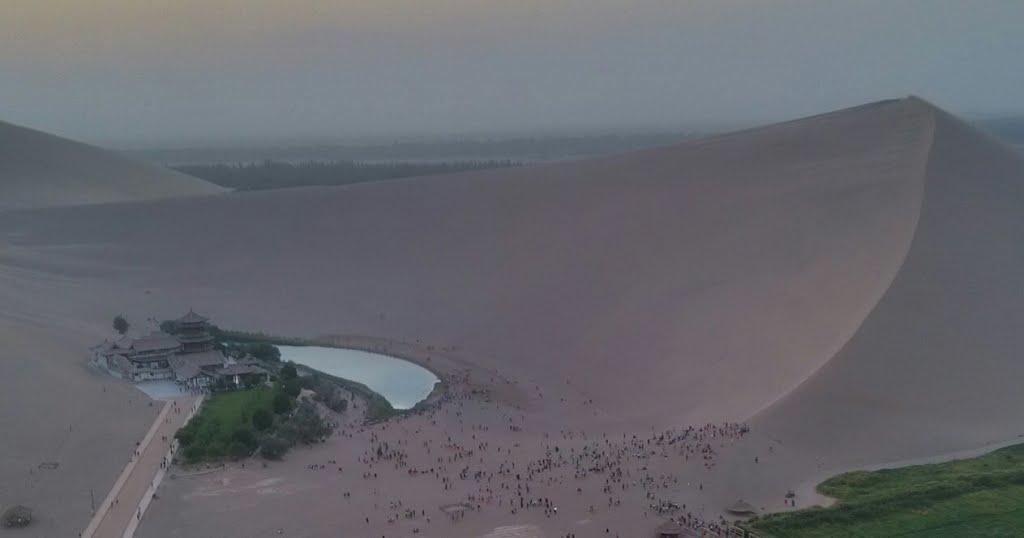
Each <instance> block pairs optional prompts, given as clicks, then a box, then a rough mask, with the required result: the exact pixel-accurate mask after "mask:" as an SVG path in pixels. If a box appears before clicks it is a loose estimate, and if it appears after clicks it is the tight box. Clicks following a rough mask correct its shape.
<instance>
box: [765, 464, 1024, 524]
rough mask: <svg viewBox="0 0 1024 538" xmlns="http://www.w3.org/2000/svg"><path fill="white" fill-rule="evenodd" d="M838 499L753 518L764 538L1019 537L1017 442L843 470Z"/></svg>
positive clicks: (1023, 486)
mask: <svg viewBox="0 0 1024 538" xmlns="http://www.w3.org/2000/svg"><path fill="white" fill-rule="evenodd" d="M818 490H819V491H821V492H822V493H824V494H825V495H828V496H830V497H835V498H836V499H838V502H837V503H836V504H835V505H833V506H832V507H829V508H811V509H807V510H801V511H798V512H789V513H781V514H774V515H769V516H766V517H763V518H761V519H759V520H756V521H754V522H753V523H752V527H753V530H754V531H756V532H757V533H759V534H761V535H762V536H763V537H764V538H769V537H779V538H781V537H787V538H788V537H794V538H818V537H821V538H825V537H835V536H850V537H864V538H867V537H883V536H884V537H914V538H924V537H929V538H965V537H966V538H970V537H982V536H985V537H989V536H991V537H997V536H998V537H1004V536H1024V445H1016V446H1011V447H1007V448H1004V449H1001V450H997V451H995V452H993V453H991V454H987V455H985V456H981V457H978V458H972V459H966V460H957V461H951V462H947V463H940V464H934V465H915V466H911V467H903V468H899V469H891V470H883V471H875V472H864V471H858V472H853V473H847V474H842V475H839V476H836V477H833V478H830V479H829V480H827V481H825V482H823V483H822V484H821V485H820V486H818Z"/></svg>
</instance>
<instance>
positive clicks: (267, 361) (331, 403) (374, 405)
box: [160, 320, 425, 423]
mask: <svg viewBox="0 0 1024 538" xmlns="http://www.w3.org/2000/svg"><path fill="white" fill-rule="evenodd" d="M208 327H209V331H210V334H211V335H212V336H213V337H214V339H215V340H216V342H217V343H218V345H220V346H223V348H224V350H225V351H227V352H233V351H238V352H242V353H248V354H249V355H251V356H253V357H254V358H256V359H258V360H260V361H261V362H262V364H263V366H264V367H265V368H267V369H268V370H270V371H271V372H275V373H277V374H280V369H281V368H282V364H281V362H280V360H281V352H280V350H278V349H277V347H276V346H313V345H315V346H321V347H338V346H333V345H331V344H326V343H321V342H314V341H311V340H306V339H302V338H291V337H284V336H276V335H270V334H265V333H262V332H248V331H238V330H232V329H224V328H221V327H218V326H216V325H214V324H212V323H211V324H209V325H208ZM160 329H161V330H162V331H164V332H167V333H168V334H174V333H175V332H176V331H177V327H176V326H175V323H174V321H171V320H168V321H164V322H162V323H161V324H160ZM293 367H294V365H293ZM300 368H301V369H302V370H304V371H306V372H307V373H308V375H304V376H301V377H299V379H298V381H299V383H300V384H301V388H304V389H309V390H312V391H314V392H315V393H316V395H317V396H316V397H317V399H318V401H320V402H321V403H323V404H324V405H326V406H327V407H328V408H330V409H333V410H335V411H338V409H337V407H339V406H341V405H344V406H346V408H347V405H348V402H347V400H346V401H345V403H344V404H341V403H339V400H344V399H343V398H342V397H341V396H340V394H339V393H338V392H337V390H336V389H337V388H342V389H345V390H347V391H349V392H350V393H352V394H353V395H354V396H357V397H360V398H362V399H363V400H364V401H365V403H366V413H365V421H366V422H367V423H375V422H382V421H385V420H388V419H391V418H393V417H396V416H399V415H401V414H402V413H405V412H412V411H417V410H419V409H420V408H421V406H422V405H425V404H424V403H423V402H420V403H419V404H417V405H416V406H415V407H413V408H412V409H410V410H399V409H395V408H394V406H392V405H391V402H389V401H388V400H387V398H385V397H384V396H383V395H381V394H380V393H378V392H376V391H374V390H373V389H371V388H370V387H368V386H366V385H364V384H362V383H359V382H357V381H353V380H351V379H345V378H341V377H337V376H332V375H329V374H326V373H324V372H320V371H318V370H314V369H312V368H309V367H305V366H300Z"/></svg>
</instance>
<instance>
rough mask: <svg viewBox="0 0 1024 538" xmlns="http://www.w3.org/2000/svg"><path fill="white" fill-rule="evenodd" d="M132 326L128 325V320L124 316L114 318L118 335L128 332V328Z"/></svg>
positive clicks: (119, 315)
mask: <svg viewBox="0 0 1024 538" xmlns="http://www.w3.org/2000/svg"><path fill="white" fill-rule="evenodd" d="M130 326H131V325H129V324H128V320H127V319H124V316H122V315H121V314H118V315H116V316H114V330H115V331H117V333H118V334H124V333H126V332H128V327H130Z"/></svg>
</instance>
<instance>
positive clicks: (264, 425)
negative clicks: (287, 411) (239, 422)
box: [252, 407, 274, 432]
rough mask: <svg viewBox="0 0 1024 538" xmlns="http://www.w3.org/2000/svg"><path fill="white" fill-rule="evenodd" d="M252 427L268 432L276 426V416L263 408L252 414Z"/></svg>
mask: <svg viewBox="0 0 1024 538" xmlns="http://www.w3.org/2000/svg"><path fill="white" fill-rule="evenodd" d="M252 425H253V427H254V428H256V429H257V430H259V431H261V432H262V431H267V430H268V429H270V427H271V426H273V425H274V415H272V414H270V411H267V410H266V409H263V408H262V407H261V408H259V409H257V410H256V411H254V412H253V414H252Z"/></svg>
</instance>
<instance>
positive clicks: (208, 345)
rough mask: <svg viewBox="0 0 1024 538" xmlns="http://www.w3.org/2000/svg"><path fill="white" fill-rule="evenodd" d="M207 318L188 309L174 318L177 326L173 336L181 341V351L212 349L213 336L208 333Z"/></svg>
mask: <svg viewBox="0 0 1024 538" xmlns="http://www.w3.org/2000/svg"><path fill="white" fill-rule="evenodd" d="M208 321H210V320H209V318H204V317H203V316H200V315H199V314H196V313H195V312H193V311H192V309H189V311H188V313H187V314H185V315H184V316H181V317H180V318H178V319H176V320H174V324H175V327H177V329H176V332H175V333H174V337H175V338H177V339H178V342H181V352H182V353H198V352H201V351H209V350H211V349H213V336H211V335H210V327H209V325H208V324H207V323H206V322H208Z"/></svg>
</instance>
